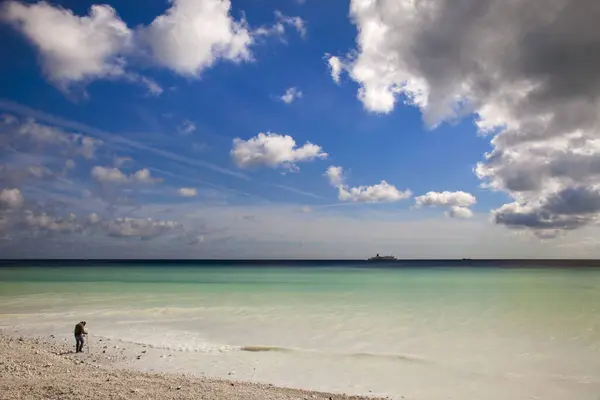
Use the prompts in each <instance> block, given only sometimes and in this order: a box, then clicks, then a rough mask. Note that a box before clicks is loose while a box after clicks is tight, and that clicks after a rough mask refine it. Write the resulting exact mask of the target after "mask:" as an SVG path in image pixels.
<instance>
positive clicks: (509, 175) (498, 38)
mask: <svg viewBox="0 0 600 400" xmlns="http://www.w3.org/2000/svg"><path fill="white" fill-rule="evenodd" d="M599 12H600V3H599V2H595V1H590V2H581V3H578V4H577V7H574V6H573V4H572V2H571V1H569V0H557V1H554V2H550V3H549V2H547V1H545V0H517V1H513V2H508V3H507V2H506V1H503V0H465V1H461V2H458V3H457V2H455V1H450V0H438V1H432V2H426V3H425V2H414V1H412V0H382V1H378V2H372V1H366V0H352V1H351V5H350V16H351V19H352V21H353V22H354V23H355V24H356V26H357V28H358V32H359V34H358V38H357V49H356V50H357V51H356V56H355V57H354V56H353V57H352V59H351V60H348V62H347V64H346V68H347V70H348V72H349V75H350V77H351V78H352V79H353V80H355V81H356V82H357V83H358V84H359V86H360V88H359V91H358V97H359V99H360V100H361V101H362V103H363V105H364V107H365V108H366V109H367V110H370V111H373V112H383V113H387V112H391V111H392V110H393V109H394V107H395V105H396V102H397V101H398V100H399V99H400V98H402V99H403V100H404V101H405V102H407V103H409V104H412V105H415V106H416V107H419V108H420V110H421V112H422V114H423V118H424V121H425V123H426V124H427V125H428V126H430V127H436V126H437V125H439V124H440V123H443V122H446V121H452V120H455V119H459V118H462V117H464V116H466V115H471V114H475V117H476V125H477V127H478V129H479V131H480V133H482V134H486V135H491V136H492V137H493V139H492V147H493V149H492V151H491V152H490V153H489V154H486V156H485V160H484V161H482V162H480V163H479V164H478V166H477V168H476V171H475V172H476V173H477V176H478V177H479V178H481V179H482V180H483V181H484V184H485V185H486V187H489V188H491V189H492V190H499V191H503V192H505V193H506V194H508V195H510V196H511V197H512V198H513V199H514V202H512V203H508V204H505V205H504V206H502V207H500V208H498V209H497V210H496V211H495V212H494V213H493V216H494V221H495V222H496V223H497V224H501V225H504V226H507V227H509V228H512V229H530V230H532V231H534V232H535V233H536V234H537V235H538V236H540V237H544V238H547V237H550V236H556V235H557V234H558V233H560V232H567V231H573V230H574V229H578V228H582V227H583V226H585V225H588V224H593V223H596V222H597V221H598V219H599V217H600V209H596V207H595V205H596V204H597V201H598V199H597V198H596V197H597V196H598V198H600V192H599V191H597V190H596V188H595V186H594V185H595V184H596V183H597V182H598V178H600V167H599V165H600V164H599V163H598V162H596V160H597V159H598V158H599V156H600V146H599V144H600V141H599V134H600V130H599V127H600V114H598V108H599V107H600V57H599V56H598V52H596V51H594V50H592V49H595V48H596V47H597V43H598V40H599V39H600V36H599V32H600V31H599V30H598V29H597V28H596V26H597V23H596V16H597V15H598V13H599ZM557 204H561V207H558V206H557Z"/></svg>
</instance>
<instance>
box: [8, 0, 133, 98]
mask: <svg viewBox="0 0 600 400" xmlns="http://www.w3.org/2000/svg"><path fill="white" fill-rule="evenodd" d="M0 14H1V15H2V17H1V18H2V19H3V20H5V21H7V22H9V23H10V24H12V25H13V26H14V27H15V28H16V29H18V30H19V31H21V33H23V34H24V35H25V36H26V37H27V39H28V40H29V41H30V42H32V43H33V44H34V45H35V46H36V47H37V48H38V50H39V52H40V56H41V61H42V67H43V70H44V72H45V74H46V75H47V76H48V79H49V80H51V81H52V82H54V83H55V84H57V85H59V86H61V87H63V88H66V87H67V86H68V85H69V84H70V83H71V82H79V81H84V80H91V79H95V78H101V77H111V76H119V75H122V74H123V73H124V64H125V63H124V61H123V59H122V58H121V57H120V56H119V55H120V54H121V53H123V52H125V51H126V49H127V48H128V46H129V45H130V40H131V36H132V32H131V31H130V30H129V29H128V28H127V25H126V24H125V23H124V22H123V21H122V20H121V19H120V18H119V17H118V15H117V14H116V12H115V10H114V9H113V8H112V7H110V6H108V5H105V4H103V5H92V7H91V8H90V11H89V15H86V16H82V17H80V16H77V15H74V14H73V12H72V11H70V10H66V9H63V8H59V7H53V6H51V5H50V4H48V3H46V2H39V3H35V4H28V5H26V4H23V3H20V2H17V1H8V2H7V3H5V4H4V5H3V7H2V10H0Z"/></svg>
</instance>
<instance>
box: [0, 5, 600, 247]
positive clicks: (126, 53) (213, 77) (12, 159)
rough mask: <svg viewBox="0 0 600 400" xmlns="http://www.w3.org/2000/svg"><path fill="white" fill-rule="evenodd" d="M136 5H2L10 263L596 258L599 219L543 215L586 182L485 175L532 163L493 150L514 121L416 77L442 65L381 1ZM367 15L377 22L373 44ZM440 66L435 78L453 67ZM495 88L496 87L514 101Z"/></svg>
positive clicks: (437, 81)
mask: <svg viewBox="0 0 600 400" xmlns="http://www.w3.org/2000/svg"><path fill="white" fill-rule="evenodd" d="M143 3H144V4H143V7H140V6H139V4H137V2H131V1H124V0H121V1H107V2H103V3H94V2H93V1H87V0H86V1H79V0H78V1H52V2H48V3H37V2H17V1H8V2H7V3H6V4H4V8H3V9H2V18H1V20H2V23H0V38H1V39H0V40H1V44H2V48H3V54H4V56H3V59H4V60H5V61H4V62H3V63H1V64H0V99H1V100H0V111H1V112H2V113H3V120H2V128H1V129H2V131H0V132H1V133H2V135H3V136H5V138H6V140H4V141H2V142H1V143H0V146H1V147H0V151H1V152H0V156H1V158H0V164H2V166H3V167H2V168H3V169H0V171H1V172H2V174H3V175H2V176H1V177H0V178H1V179H2V181H0V184H1V185H2V186H1V187H0V189H1V190H4V192H3V195H2V196H3V197H0V199H2V201H3V202H4V205H3V208H2V209H1V210H0V211H2V213H3V214H2V220H3V221H4V222H3V225H0V229H2V230H3V231H0V233H1V234H3V239H2V240H1V241H0V249H2V251H3V253H4V254H7V255H8V256H11V257H12V256H14V257H27V256H37V257H45V256H47V257H57V256H65V257H85V256H89V257H130V256H133V257H145V256H147V257H183V258H188V257H189V258H194V257H197V258H203V257H225V258H246V257H249V258H263V257H264V258H271V257H281V258H306V257H308V258H330V257H334V258H336V257H340V258H354V257H358V258H362V257H367V256H370V255H371V254H372V253H375V252H379V253H393V254H395V255H396V256H399V257H407V258H410V257H418V258H427V257H431V258H437V257H442V258H443V257H536V256H538V257H544V256H564V255H565V254H568V255H570V256H574V257H577V256H589V255H590V254H594V253H593V249H594V248H595V244H594V243H595V241H594V240H593V231H591V229H593V226H594V225H595V223H594V221H595V219H594V218H595V214H594V213H595V212H596V209H594V210H592V211H589V210H588V211H577V210H568V211H564V210H563V208H564V207H563V208H561V209H560V210H562V211H560V210H559V209H558V208H559V207H554V208H552V207H553V205H554V204H556V201H555V200H553V199H554V198H555V197H557V198H559V200H561V201H562V203H560V204H564V203H565V201H564V199H565V198H567V197H565V196H566V195H565V193H567V190H569V192H568V193H573V191H577V190H580V191H581V190H583V189H582V184H583V183H586V182H587V183H589V182H590V180H589V179H588V178H591V177H592V175H589V176H578V177H576V179H575V178H573V177H572V176H570V178H571V180H570V181H569V182H568V183H566V182H567V181H566V180H564V179H563V178H562V177H563V176H564V174H562V175H560V176H558V175H557V174H554V175H552V174H551V173H548V175H544V176H537V177H532V178H528V179H527V182H533V181H536V179H539V181H540V182H543V185H541V186H542V187H538V188H537V189H536V190H537V192H535V193H534V190H533V189H530V188H527V189H526V190H525V189H523V188H522V185H521V186H519V185H518V184H516V183H515V184H512V183H513V181H514V180H515V179H516V178H515V177H518V178H519V179H521V178H522V177H523V176H525V175H526V172H527V171H532V170H537V169H536V167H535V166H530V165H525V164H523V165H520V164H518V163H517V166H518V167H519V168H520V170H518V171H517V172H515V171H513V170H512V169H511V168H512V166H514V165H515V162H514V161H512V162H510V160H507V161H506V163H504V164H501V163H499V162H497V161H496V160H505V159H506V158H507V155H509V154H510V155H512V154H519V157H515V159H517V160H519V162H521V163H523V161H522V160H528V159H532V158H528V156H527V154H525V153H524V152H526V151H529V150H527V149H528V148H524V147H522V146H521V147H519V146H517V145H514V146H513V147H511V148H501V145H500V144H498V143H500V142H501V140H503V139H504V138H506V137H513V136H514V135H517V136H518V135H521V136H523V133H522V132H521V131H519V129H521V128H514V129H513V128H511V126H515V127H521V126H523V125H522V124H518V123H517V122H521V121H525V119H526V117H524V116H520V115H518V113H517V111H518V110H519V109H518V108H515V109H513V108H508V106H505V104H506V102H502V101H501V99H500V100H499V99H496V98H494V99H492V98H491V96H490V95H489V93H485V95H484V94H482V91H481V90H480V88H472V87H469V89H468V90H466V89H464V87H465V86H468V85H467V84H465V82H471V81H472V80H468V79H467V78H465V82H462V83H460V82H458V83H457V82H456V80H457V78H456V77H454V78H453V79H454V80H451V79H449V80H447V81H443V79H442V78H441V77H440V76H438V75H435V74H434V75H430V74H431V73H432V71H433V72H435V71H436V67H437V65H436V63H437V62H434V61H431V60H432V58H431V57H427V56H423V54H424V53H425V50H427V48H425V45H424V44H423V43H427V40H426V39H419V38H420V36H419V35H418V29H424V28H423V26H424V25H425V22H423V23H422V25H423V26H421V25H417V26H415V27H410V26H408V25H406V24H405V25H402V24H400V22H401V14H398V16H395V15H394V12H397V10H395V9H392V11H390V10H387V9H385V7H386V6H389V5H390V4H392V3H391V0H390V1H388V2H385V1H384V2H382V4H381V5H379V6H376V5H371V6H368V7H371V8H368V7H366V8H365V7H364V4H366V3H365V2H364V1H362V0H353V1H351V2H342V1H337V2H317V1H314V0H306V1H304V2H300V1H298V0H286V1H282V2H277V4H275V3H273V2H267V1H258V0H254V1H244V2H242V1H232V2H231V4H229V2H225V1H221V0H173V1H171V2H168V1H165V0H148V1H144V2H143ZM400 3H402V4H404V3H405V2H403V1H401V2H400ZM400 3H399V4H400ZM441 3H445V2H444V1H440V4H441ZM488 3H490V4H489V6H490V7H493V6H495V3H496V2H494V1H489V2H488ZM94 4H96V6H95V7H96V8H97V11H98V10H100V11H98V13H96V14H94V12H93V11H91V7H92V6H94ZM386 4H387V5H386ZM275 6H276V7H275ZM361 7H362V8H361ZM377 7H381V8H380V9H378V8H377ZM413 12H414V13H416V14H415V15H416V16H417V17H421V16H420V15H419V12H425V11H419V10H413ZM90 13H91V14H90ZM467 14H468V13H465V16H464V18H469V16H468V15H467ZM89 15H91V17H90V16H89ZM440 15H441V14H440ZM159 16H161V17H159ZM157 17H159V18H158V19H156V18H157ZM436 17H437V18H444V17H441V16H439V15H437V14H436ZM423 18H425V16H423ZM472 18H476V17H472ZM478 18H480V19H481V18H484V17H481V16H479V17H478ZM490 18H491V17H490ZM160 19H163V20H165V21H167V22H168V24H163V25H160V23H159V22H160V21H159V20H160ZM157 21H158V22H157ZM399 21H400V22H399ZM478 22H481V21H478ZM373 23H379V24H381V25H382V26H381V27H383V28H385V29H382V30H377V29H374V30H373V31H372V32H374V33H372V32H371V31H369V29H370V28H369V27H371V28H372V27H373V26H374V25H373ZM386 24H387V25H386ZM57 26H58V27H62V28H61V29H63V30H61V29H58V28H57ZM381 27H380V28H381ZM534 27H535V26H534ZM409 28H410V32H409ZM413 28H414V29H413ZM417 28H418V29H417ZM404 29H406V32H403V30H404ZM215 32H217V33H215ZM381 32H384V33H381ZM415 32H417V33H415ZM436 34H438V39H439V38H442V39H444V35H446V34H448V33H444V32H437V33H436V32H433V33H432V36H433V37H435V35H436ZM470 34H471V35H473V37H476V36H477V35H476V32H474V33H470ZM497 34H498V35H501V34H502V32H498V33H497ZM377 35H383V36H382V37H383V39H384V41H380V40H378V37H377ZM386 35H387V36H386ZM410 35H413V36H414V38H413V40H415V43H416V44H418V45H419V46H423V49H420V50H419V49H417V50H414V51H415V53H414V54H412V53H410V51H412V50H411V49H415V48H416V46H414V43H413V44H411V45H406V44H405V43H402V40H404V39H401V38H404V37H406V36H410ZM69 38H73V39H72V40H69ZM406 40H408V39H406ZM240 43H241V44H240ZM382 43H391V44H390V45H387V44H382ZM409 44H410V43H409ZM199 48H200V49H207V48H208V50H207V51H205V52H204V53H203V52H202V51H204V50H202V51H201V50H198V49H199ZM407 49H408V50H407ZM418 50H419V51H418ZM513 50H514V52H515V54H518V52H519V51H521V50H522V49H520V48H517V47H515V48H514V49H513ZM481 51H483V50H481ZM508 51H510V49H509V50H508ZM440 53H441V54H438V57H440V58H443V57H446V58H447V59H446V60H445V62H446V63H447V64H446V65H447V66H448V67H447V68H444V71H446V70H453V68H454V65H453V64H452V62H453V61H455V62H457V63H459V62H460V61H456V60H455V59H453V58H452V56H451V55H444V52H443V51H442V52H440ZM194 54H197V56H194ZM232 54H233V55H232ZM381 57H382V58H381ZM418 57H423V59H422V60H421V59H419V60H417V61H418V62H415V65H416V66H415V65H412V64H411V63H412V62H413V61H414V59H416V58H418ZM380 58H381V59H380ZM491 59H492V60H493V58H491ZM390 60H391V61H390ZM334 61H337V62H339V63H340V65H342V67H341V69H340V71H338V73H336V71H334V70H333V69H332V68H331V65H333V64H332V62H334ZM442 61H444V60H442ZM385 63H389V65H385ZM427 63H429V65H428V64H427ZM461 68H463V71H462V72H461V73H460V74H458V75H460V76H467V75H468V74H466V72H469V71H464V67H462V66H461ZM457 69H460V68H458V67H457ZM507 70H508V69H507ZM500 72H505V71H503V70H501V71H500ZM448 73H450V72H448ZM494 76H497V75H494ZM338 77H339V78H338ZM451 78H452V77H451ZM479 78H481V79H482V80H483V79H484V78H487V76H485V75H483V76H481V77H479ZM534 78H535V77H533V78H531V77H529V76H528V77H527V79H529V80H528V81H527V82H530V81H534ZM336 79H337V80H338V81H337V82H336ZM509 81H510V80H509V79H508V78H507V79H506V82H504V83H503V85H504V86H501V88H502V89H503V90H504V89H506V92H507V93H508V94H509V95H510V94H511V93H512V95H513V96H517V93H519V88H512V87H509V86H510V85H509ZM459 83H460V84H459ZM457 87H460V88H461V89H456V88H457ZM415 88H416V89H415ZM476 89H477V90H476ZM503 90H499V92H502V93H504V91H503ZM510 90H512V91H513V92H510ZM288 91H289V92H288ZM286 92H288V94H290V95H289V97H287V98H286V97H285V96H284V95H285V94H286ZM294 93H296V96H293V94H294ZM298 93H301V95H298ZM361 93H362V94H361ZM423 93H425V94H426V95H425V96H424V97H423V98H425V100H423V98H421V97H419V96H422V95H423ZM581 95H582V96H583V94H581ZM390 99H393V100H391V102H390ZM448 99H450V100H448ZM456 99H459V100H456ZM284 100H285V101H284ZM502 106H505V108H502ZM515 107H516V106H515ZM461 108H464V109H461ZM448 109H450V110H451V111H448ZM550 112H555V113H557V115H559V112H560V110H558V109H551V110H550ZM519 118H520V119H519ZM478 121H479V123H476V122H478ZM482 121H483V122H482ZM486 124H487V125H493V126H494V127H495V128H494V129H495V130H493V131H490V130H488V131H486V129H484V128H482V126H483V125H485V126H487V125H486ZM506 127H508V128H506ZM48 130H50V131H51V133H50V134H48ZM44 133H46V136H44ZM568 133H569V132H565V133H564V134H565V135H567V134H568ZM261 134H262V135H261ZM592 134H593V132H592V133H590V135H592ZM47 135H50V136H47ZM73 135H80V136H76V137H75V136H73ZM265 135H266V136H265ZM510 135H513V136H510ZM521 136H519V137H521ZM549 136H552V135H549ZM49 137H51V138H50V139H49ZM84 137H85V138H89V139H90V142H89V143H88V144H87V145H85V144H83V142H82V140H83V139H82V138H84ZM552 137H556V136H552ZM565 137H567V136H565ZM92 139H93V140H92ZM569 140H570V139H569ZM494 141H496V142H494ZM307 143H308V144H307ZM511 143H512V142H511ZM86 146H87V147H86ZM540 146H541V147H543V148H553V149H554V148H556V144H555V143H549V142H542V143H540ZM553 146H554V147H553ZM90 149H91V150H90ZM519 151H520V152H521V153H523V155H520V154H521V153H518V152H519ZM490 152H496V153H497V154H496V155H498V156H497V157H494V158H490V159H488V158H486V156H485V154H486V153H490ZM500 153H501V155H502V157H500V156H499V154H500ZM244 157H245V158H244ZM548 157H550V158H545V160H546V161H544V163H547V160H548V159H552V157H555V158H556V157H558V156H556V155H555V154H550V155H548ZM488 160H490V161H488ZM557 160H558V158H557ZM478 163H480V167H478V168H479V170H478V172H476V171H475V169H476V167H477V164H478ZM540 163H541V164H543V163H542V162H541V161H540ZM331 167H341V169H332V168H331ZM36 168H37V170H36ZM42 169H43V170H44V171H45V172H43V173H42V172H39V171H42ZM19 171H21V173H20V174H19V173H18V172H19ZM23 171H24V172H23ZM27 171H29V172H27ZM31 171H38V172H37V173H35V172H31ZM519 171H525V172H524V173H523V174H521V172H519ZM136 173H137V175H136ZM522 179H525V178H522ZM559 179H563V180H559ZM382 181H385V182H383V183H382ZM561 185H562V186H561ZM569 185H570V186H569ZM592 186H593V185H592ZM548 188H552V191H551V190H550V189H548ZM594 188H595V187H591V186H590V188H589V190H588V188H587V187H586V191H585V195H589V193H591V192H593V190H595V189H594ZM576 193H577V194H578V193H580V192H576ZM594 193H595V192H594ZM553 196H554V197H553ZM561 196H562V197H561ZM582 196H583V195H582ZM572 197H573V196H571V197H568V199H571V198H572ZM588 197H589V196H588ZM588 197H586V198H588ZM533 204H537V205H538V206H533ZM578 204H579V203H578ZM569 206H571V205H569ZM535 207H538V208H539V209H537V208H535ZM548 213H550V214H548ZM91 215H93V217H90V216H91ZM574 215H576V216H577V218H576V219H575V218H574V217H573V216H574ZM584 217H585V218H586V222H585V223H583V222H582V218H584ZM570 218H571V219H570ZM588 219H589V221H588ZM590 232H592V233H590ZM549 240H550V241H549ZM574 249H577V250H574ZM590 252H592V253H590Z"/></svg>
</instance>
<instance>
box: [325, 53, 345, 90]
mask: <svg viewBox="0 0 600 400" xmlns="http://www.w3.org/2000/svg"><path fill="white" fill-rule="evenodd" d="M327 65H328V66H329V73H330V74H331V78H332V79H333V80H334V82H335V83H337V84H339V83H340V75H341V74H342V68H343V64H342V61H341V60H340V58H339V57H336V56H331V57H329V58H328V59H327Z"/></svg>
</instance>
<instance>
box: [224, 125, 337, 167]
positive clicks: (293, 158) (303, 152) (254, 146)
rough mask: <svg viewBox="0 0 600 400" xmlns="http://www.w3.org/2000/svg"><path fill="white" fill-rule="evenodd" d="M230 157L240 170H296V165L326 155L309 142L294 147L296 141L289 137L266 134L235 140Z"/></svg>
mask: <svg viewBox="0 0 600 400" xmlns="http://www.w3.org/2000/svg"><path fill="white" fill-rule="evenodd" d="M231 156H232V157H233V160H234V162H235V163H236V165H237V166H238V167H240V168H250V167H257V166H267V167H271V168H277V167H284V168H288V169H297V168H298V167H297V165H296V163H299V162H306V161H312V160H314V159H316V158H319V159H325V158H327V156H328V154H327V153H325V152H324V151H323V149H322V148H321V147H320V146H317V145H315V144H312V143H310V142H307V143H306V144H304V146H302V147H296V141H295V140H294V138H292V137H291V136H289V135H280V134H277V133H270V132H267V133H259V134H258V135H257V136H255V137H253V138H250V139H248V140H242V139H239V138H235V139H234V140H233V148H232V150H231Z"/></svg>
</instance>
